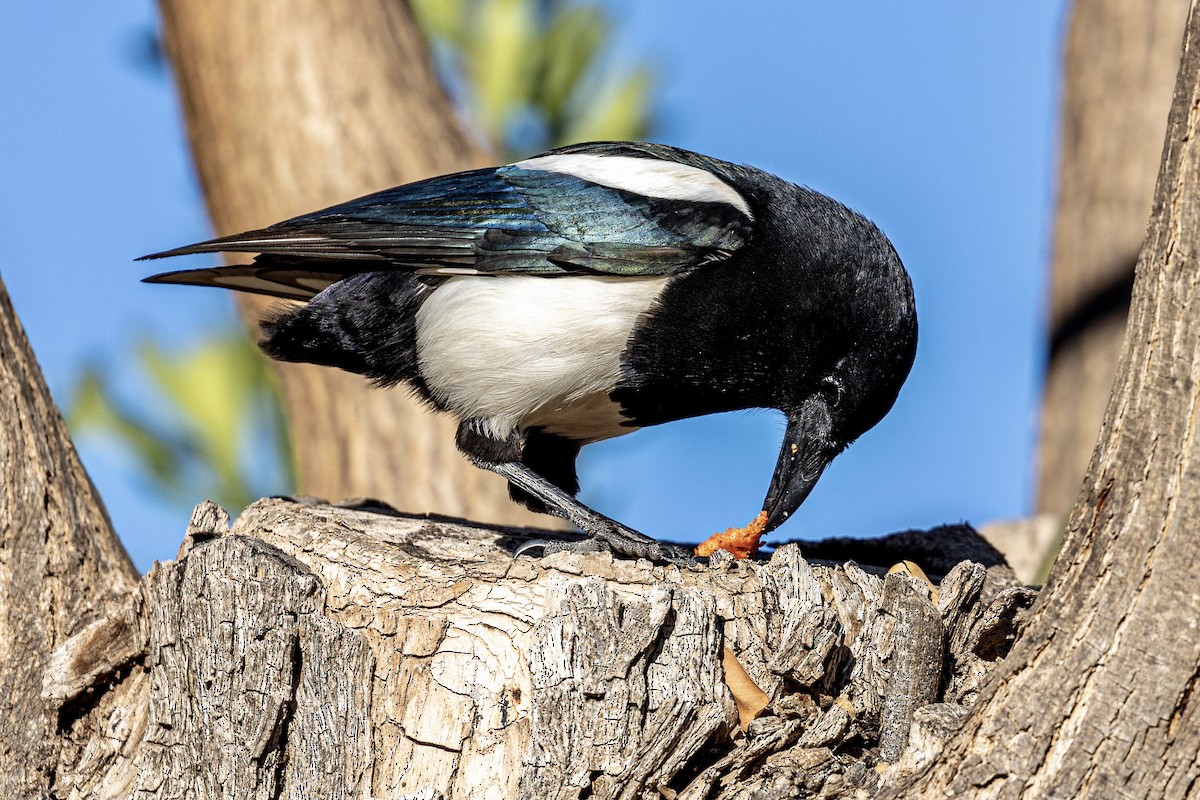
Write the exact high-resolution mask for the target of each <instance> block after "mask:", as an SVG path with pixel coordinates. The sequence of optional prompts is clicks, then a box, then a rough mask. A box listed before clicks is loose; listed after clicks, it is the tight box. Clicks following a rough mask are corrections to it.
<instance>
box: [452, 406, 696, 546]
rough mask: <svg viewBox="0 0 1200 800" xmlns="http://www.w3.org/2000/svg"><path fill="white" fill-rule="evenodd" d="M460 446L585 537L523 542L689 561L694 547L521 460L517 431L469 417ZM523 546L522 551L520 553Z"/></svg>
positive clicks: (459, 438)
mask: <svg viewBox="0 0 1200 800" xmlns="http://www.w3.org/2000/svg"><path fill="white" fill-rule="evenodd" d="M456 441H457V444H458V448H459V450H461V451H462V452H463V453H464V454H465V455H466V456H467V457H468V458H470V459H471V461H472V462H473V463H474V464H475V466H477V467H480V468H482V469H487V470H491V471H492V472H495V473H496V474H497V475H502V476H503V477H504V478H505V479H507V480H508V482H509V483H511V484H513V485H514V486H516V487H517V488H519V489H522V490H523V491H525V492H527V493H528V494H530V495H532V496H534V497H536V498H537V499H538V500H541V501H542V503H544V504H545V506H546V511H547V512H548V513H550V514H553V515H554V516H556V517H562V518H563V519H565V520H567V521H568V522H571V523H572V524H574V525H575V526H577V527H578V528H579V529H580V530H581V531H583V533H584V535H585V537H587V538H585V539H583V540H581V541H578V542H547V541H539V542H536V543H532V542H531V543H528V544H526V545H525V546H524V547H525V548H531V547H534V546H542V547H544V548H545V549H546V550H573V551H577V552H595V551H598V550H605V549H607V550H611V551H612V552H613V553H615V554H616V555H621V556H626V557H629V558H648V559H651V560H653V561H676V562H678V561H684V560H690V559H692V558H693V555H692V552H691V550H690V549H688V548H685V547H679V546H677V545H672V544H665V543H663V542H659V541H656V540H655V539H652V538H650V537H649V536H646V535H645V534H643V533H638V532H637V531H635V530H633V529H632V528H628V527H626V526H624V525H622V524H621V523H619V522H617V521H616V520H614V519H610V518H608V517H606V516H604V515H603V514H601V513H599V512H598V511H594V510H592V509H590V508H588V507H587V506H585V505H584V504H583V503H581V502H579V501H578V500H577V499H575V497H573V496H572V495H571V493H570V492H567V491H564V490H563V489H561V488H560V487H558V486H556V485H555V484H554V483H552V482H551V481H549V480H547V479H546V478H544V477H542V476H541V475H539V474H537V473H536V472H534V471H533V470H532V469H531V468H530V467H529V466H528V465H527V464H524V463H522V462H521V461H520V454H521V438H520V434H518V433H517V432H516V431H514V432H512V433H511V434H510V435H509V436H508V437H507V438H506V439H503V440H501V439H497V438H495V437H493V436H491V435H489V434H488V433H484V432H482V431H481V430H480V429H479V427H477V423H475V422H474V421H472V420H464V421H463V422H462V423H460V425H459V428H458V436H457V437H456ZM520 552H521V551H518V554H519V553H520Z"/></svg>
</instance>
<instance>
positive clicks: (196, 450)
mask: <svg viewBox="0 0 1200 800" xmlns="http://www.w3.org/2000/svg"><path fill="white" fill-rule="evenodd" d="M136 362H137V365H138V368H139V372H140V373H141V375H140V377H141V379H142V380H144V382H145V384H146V387H147V390H148V391H149V393H150V395H151V396H150V397H145V396H143V397H141V398H140V399H141V401H142V402H139V403H132V402H129V401H128V400H127V399H126V397H124V396H123V394H122V392H120V391H118V390H117V389H116V388H115V387H114V385H113V384H114V380H113V377H112V373H111V371H109V370H107V369H105V368H103V367H101V366H99V365H97V364H92V365H89V366H88V367H87V368H86V369H85V370H84V372H83V374H82V375H81V376H80V378H79V380H78V382H77V383H76V386H75V390H74V392H73V395H72V398H71V401H70V403H69V405H68V410H67V422H68V424H69V425H70V427H71V429H72V430H73V431H75V433H76V434H77V435H83V436H88V435H99V436H103V437H105V438H108V439H110V440H114V441H116V442H118V443H120V444H121V445H122V446H123V447H124V449H126V450H127V451H128V452H129V453H130V454H131V455H132V456H133V458H134V461H135V463H137V465H138V467H139V469H140V470H141V472H142V474H143V477H144V478H145V479H146V480H147V482H148V483H149V484H150V485H151V486H153V487H154V489H155V490H156V493H157V494H158V495H160V496H165V497H168V498H171V499H173V500H175V501H177V502H179V503H181V504H185V505H191V504H194V503H195V502H196V501H197V500H198V499H200V498H201V497H208V498H211V499H213V500H215V501H216V502H218V503H220V504H221V505H223V506H225V507H226V508H230V509H240V508H243V507H244V506H246V505H247V504H248V503H250V502H251V501H252V500H254V499H255V498H258V497H261V496H262V495H263V494H265V493H281V492H286V491H290V490H291V487H292V484H293V479H292V475H291V455H290V449H289V446H288V439H287V435H286V432H285V429H284V425H283V415H282V413H281V411H280V408H279V401H278V394H277V393H276V391H275V388H274V383H273V382H272V380H271V376H270V374H269V372H268V369H267V365H266V363H265V361H264V359H263V357H262V356H261V355H260V354H259V353H258V352H257V351H256V350H255V348H254V345H253V344H251V343H250V341H249V340H248V339H247V338H246V336H245V334H244V333H242V332H241V331H239V330H232V331H230V332H228V333H222V334H217V335H213V336H209V337H206V338H204V339H201V340H199V341H198V342H196V343H194V344H192V345H189V346H187V347H186V348H183V349H181V350H178V351H169V352H168V351H165V350H163V349H162V348H161V347H160V346H159V345H158V344H156V343H154V342H152V341H149V340H144V341H142V342H141V343H140V344H139V345H138V346H137V348H136ZM141 394H143V395H144V394H145V392H142V393H141ZM156 412H157V413H156ZM272 474H274V475H276V476H278V477H277V482H276V485H265V484H264V481H263V476H264V475H272Z"/></svg>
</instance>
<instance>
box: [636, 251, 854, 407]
mask: <svg viewBox="0 0 1200 800" xmlns="http://www.w3.org/2000/svg"><path fill="white" fill-rule="evenodd" d="M816 283H819V281H814V280H813V278H812V276H808V275H806V274H805V271H804V270H802V269H794V270H790V271H789V270H781V269H778V268H776V267H775V266H772V265H765V264H762V263H758V264H756V263H754V260H753V259H751V260H750V261H749V262H748V263H747V262H745V261H741V262H740V263H739V260H735V261H734V262H733V263H727V264H714V265H711V266H708V267H703V268H701V269H698V270H696V271H694V272H693V273H690V274H688V275H684V276H681V277H679V278H676V279H675V280H674V281H672V283H671V284H670V285H669V286H668V287H667V288H666V289H665V290H664V292H663V294H662V296H661V297H660V298H659V302H658V303H657V304H656V306H655V308H654V309H652V311H651V312H650V313H649V314H648V315H647V316H646V318H645V319H644V320H643V322H642V324H641V325H639V326H638V328H637V329H636V330H635V332H634V335H633V336H632V337H631V340H630V342H629V344H628V346H627V347H626V351H625V353H624V354H623V357H622V363H621V379H620V381H619V382H618V384H617V387H616V389H615V390H614V391H613V393H612V396H613V399H614V400H616V401H617V402H619V403H620V404H621V407H622V411H623V413H624V414H625V415H626V416H628V417H629V418H630V420H631V424H634V425H639V426H641V425H656V424H659V423H662V422H669V421H672V420H676V419H684V418H687V417H693V416H699V415H701V414H710V413H716V412H720V411H733V410H739V409H746V408H783V407H786V406H787V405H788V404H789V402H790V401H791V400H792V399H793V398H792V395H794V394H796V392H797V391H798V390H799V389H801V388H802V387H804V386H805V385H806V384H807V383H809V382H810V379H811V380H815V379H816V376H817V374H818V373H819V372H820V371H821V370H822V369H823V368H825V367H826V366H828V365H829V364H830V363H832V360H833V359H834V358H835V357H836V354H837V353H838V352H840V349H839V348H840V343H842V342H844V341H845V339H846V336H847V331H846V327H847V326H846V316H847V315H846V314H845V313H844V310H843V306H844V302H843V301H842V299H841V298H840V297H839V296H838V294H837V293H836V292H832V291H828V290H825V291H821V290H818V291H815V292H814V289H816V288H817V287H816V286H815V285H814V284H816ZM806 284H807V286H806Z"/></svg>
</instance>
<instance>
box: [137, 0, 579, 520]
mask: <svg viewBox="0 0 1200 800" xmlns="http://www.w3.org/2000/svg"><path fill="white" fill-rule="evenodd" d="M160 8H161V9H162V16H163V35H164V41H165V44H166V48H167V52H168V55H169V57H170V61H171V64H172V67H173V69H174V72H175V77H176V80H177V82H178V85H179V89H180V95H181V98H182V102H183V110H184V116H185V118H186V121H187V129H188V136H189V139H190V141H191V145H192V152H193V155H194V157H195V163H196V169H197V172H198V174H199V177H200V183H201V185H202V186H203V188H204V195H205V200H206V202H207V205H208V210H209V215H210V217H211V219H212V222H213V227H214V229H215V230H216V232H217V233H218V234H230V233H236V232H239V231H244V230H249V229H252V228H258V227H262V226H264V225H268V224H270V223H272V222H276V221H279V220H281V219H285V218H287V217H291V216H294V215H296V214H300V213H304V212H307V211H312V210H315V209H318V208H323V207H325V206H328V205H332V204H333V203H336V202H340V201H342V200H347V199H350V198H352V197H356V196H359V195H362V194H366V193H368V192H372V191H376V190H379V189H383V188H387V187H389V186H394V185H397V184H401V183H406V182H409V181H413V180H418V179H420V178H426V177H429V176H431V175H437V174H441V173H445V172H453V171H455V170H461V169H468V168H473V167H478V166H482V165H484V164H485V163H486V162H487V157H486V155H485V154H484V153H483V152H482V150H481V149H480V147H479V145H478V144H477V142H476V141H475V139H473V138H472V137H471V136H469V135H468V134H467V133H466V131H465V130H464V128H463V126H462V125H460V123H459V120H458V117H457V116H456V114H455V112H454V110H453V109H452V108H451V107H450V104H449V103H448V101H447V100H446V97H445V95H444V93H443V91H442V89H441V87H440V86H439V85H438V82H437V80H436V77H435V76H434V74H433V69H432V67H431V65H430V62H429V56H428V53H427V51H426V48H425V44H424V42H423V41H422V39H421V36H420V33H419V31H418V30H417V28H416V26H415V24H414V23H413V20H412V16H411V14H410V12H409V10H408V7H407V6H406V5H405V4H404V3H402V2H395V1H394V0H359V1H356V2H353V3H350V2H327V1H324V0H262V2H252V3H245V2H239V0H212V1H211V2H203V3H196V2H182V0H162V2H161V3H160ZM162 244H163V245H164V246H167V245H170V244H171V243H170V242H164V243H162ZM148 247H150V248H151V249H153V245H150V244H148ZM240 302H241V304H242V309H243V312H244V313H245V316H246V318H247V322H248V323H249V324H250V325H251V327H253V328H256V327H257V324H256V323H257V319H258V318H259V316H260V315H261V314H262V313H263V311H264V310H265V309H266V308H267V307H268V306H269V302H268V301H263V300H261V299H258V298H252V297H245V298H241V300H240ZM277 369H278V374H279V377H280V382H281V386H282V393H283V400H284V405H285V407H286V409H287V416H288V421H289V425H290V428H291V431H292V441H293V447H294V452H295V456H296V461H297V468H298V474H299V488H300V491H302V492H303V493H304V494H309V495H314V496H319V497H327V498H331V499H334V500H336V499H339V498H346V497H377V498H381V499H384V500H386V501H387V502H389V503H390V504H392V505H394V506H396V507H398V508H405V509H409V510H412V511H419V512H439V513H446V514H456V515H461V516H466V517H469V518H472V519H477V520H481V521H488V522H495V523H530V522H533V521H535V520H536V522H537V523H538V524H541V525H550V526H554V525H555V524H556V522H555V520H554V519H553V518H547V517H542V516H539V515H534V514H532V513H531V512H527V511H525V510H524V509H523V508H521V507H520V506H517V505H516V504H514V503H512V502H511V501H509V499H508V495H507V489H506V486H505V483H504V481H503V480H502V479H500V478H498V477H496V476H495V475H492V474H491V473H487V472H484V471H482V470H479V469H476V468H475V467H474V466H472V465H471V464H469V463H468V462H467V461H466V459H465V458H463V457H462V456H461V455H460V454H459V453H458V451H457V450H456V449H455V447H454V424H453V423H452V421H451V420H450V419H449V418H447V417H444V416H434V415H432V414H431V413H430V412H428V411H427V410H426V409H425V408H424V407H422V406H420V405H419V404H418V403H417V402H416V401H415V400H413V399H412V398H410V397H409V396H408V395H407V394H406V393H405V392H404V391H403V390H391V391H381V390H376V389H372V388H370V387H369V386H368V384H367V383H366V382H365V381H364V380H363V379H362V378H360V377H358V376H355V375H350V374H347V373H342V372H339V371H337V370H332V369H325V368H319V367H313V366H308V365H296V364H278V365H277Z"/></svg>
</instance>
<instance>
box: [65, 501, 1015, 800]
mask: <svg viewBox="0 0 1200 800" xmlns="http://www.w3.org/2000/svg"><path fill="white" fill-rule="evenodd" d="M227 524H228V517H227V516H226V515H225V514H224V513H223V512H221V511H220V510H219V509H217V508H216V507H215V506H213V505H212V504H202V505H201V506H199V507H197V509H196V512H195V513H194V515H193V519H192V523H191V525H190V526H189V529H188V533H187V535H186V536H185V538H184V544H183V546H182V547H181V550H180V554H179V557H178V558H177V560H176V561H174V562H168V563H163V564H158V565H156V566H155V568H154V569H153V570H152V571H151V572H150V574H149V575H147V576H146V577H144V578H143V579H142V580H141V582H140V583H139V584H138V585H137V586H136V587H135V588H134V589H133V590H132V591H131V592H130V593H129V594H128V595H127V596H126V598H125V600H124V604H123V605H122V606H121V607H120V608H118V609H116V610H115V611H114V613H113V614H112V615H111V616H109V617H107V618H104V619H101V620H97V621H95V622H94V623H92V624H91V625H88V626H87V627H85V628H84V629H83V630H81V631H80V632H79V633H78V634H77V635H76V636H74V637H72V638H71V639H69V640H68V641H67V642H65V643H64V644H62V645H61V646H60V647H59V648H58V649H57V651H56V652H55V653H54V656H53V658H52V659H51V662H50V666H49V668H48V669H47V670H46V672H45V680H44V688H43V695H44V697H45V698H46V699H47V702H49V703H50V704H52V706H53V707H57V708H59V709H61V710H60V713H59V714H58V719H59V735H60V737H61V747H60V750H59V754H58V759H57V761H56V763H55V764H54V774H55V776H56V781H55V785H54V792H53V794H52V796H54V797H64V798H83V797H87V798H108V797H114V798H115V797H129V796H136V797H151V796H153V797H158V796H162V797H174V796H189V797H200V798H203V797H227V796H236V797H257V798H274V797H367V796H370V797H445V798H498V797H513V798H515V797H539V798H540V797H551V798H583V797H594V798H621V797H625V798H643V797H658V796H661V793H663V792H666V793H667V794H668V795H669V794H670V793H672V792H674V793H675V794H676V796H678V797H679V798H693V799H694V800H699V799H700V798H715V797H720V798H729V799H730V800H733V799H734V798H749V797H751V796H752V795H753V796H754V797H756V798H758V799H759V800H762V799H763V798H775V797H779V798H782V797H793V796H806V797H816V796H818V795H819V796H822V797H852V796H855V793H856V792H859V791H871V790H873V789H874V788H875V787H876V786H877V785H878V783H879V781H880V780H881V774H882V775H887V774H890V772H889V770H890V771H911V770H912V769H914V768H915V766H916V765H919V764H921V763H923V761H924V760H927V759H929V758H931V757H932V754H934V753H936V750H937V747H938V746H939V745H940V743H941V742H942V741H944V740H945V738H946V737H947V736H948V735H949V733H950V731H951V729H952V725H951V724H950V723H948V722H947V720H950V721H956V720H957V719H959V718H961V716H962V715H963V714H965V712H966V708H967V706H968V704H969V702H970V697H969V695H968V694H967V693H964V692H962V691H960V688H961V686H962V685H964V684H965V683H969V682H970V681H971V680H972V676H978V675H980V674H983V673H986V671H987V669H988V668H989V667H990V666H992V665H994V664H996V663H997V662H998V660H999V659H1000V658H1001V657H1002V655H1003V653H1004V652H1005V650H1006V647H1004V646H998V647H997V646H995V641H996V637H997V636H999V637H1002V638H1003V637H1005V636H1007V637H1008V640H1009V641H1011V638H1012V636H1013V634H1014V626H1015V625H1019V616H1020V613H1021V611H1022V609H1023V608H1025V607H1026V606H1027V605H1028V604H1029V602H1030V601H1031V600H1032V598H1033V593H1032V592H1031V591H1030V590H1027V589H1024V588H1023V587H1018V586H1016V585H1015V580H1014V578H1013V576H1012V573H1011V570H1009V569H1008V568H1007V567H1006V566H1005V565H1003V564H1002V563H999V562H997V561H996V559H995V557H994V551H992V550H991V549H990V548H989V547H988V546H987V545H986V544H984V543H983V541H982V540H981V539H980V538H979V537H978V535H977V534H975V533H974V532H973V531H971V530H970V529H969V528H967V527H965V526H958V527H954V528H945V529H939V530H936V531H932V532H913V533H907V534H903V535H901V537H899V541H904V542H908V543H910V544H913V545H920V544H924V545H925V546H926V547H929V546H931V545H933V544H934V543H936V542H947V543H950V544H951V545H952V546H951V547H949V548H948V549H950V550H954V549H955V547H954V546H953V545H955V544H956V545H957V547H958V550H957V552H958V553H959V555H960V556H966V557H968V558H971V557H973V558H974V560H961V561H960V560H958V559H957V558H956V559H949V560H947V561H944V562H938V561H936V560H928V561H927V566H928V567H929V569H930V572H931V573H932V574H933V575H934V576H935V578H938V579H939V580H940V586H939V589H940V596H939V598H938V600H937V602H936V604H935V602H934V600H933V597H934V595H933V594H931V592H930V589H929V587H928V586H927V585H926V584H924V583H923V582H922V581H920V580H918V579H915V578H912V577H909V576H906V575H889V576H886V578H885V576H884V575H883V570H882V569H880V568H877V567H874V566H870V565H861V566H860V565H857V564H855V563H854V562H848V563H841V562H835V561H812V562H809V561H806V560H805V559H804V558H802V557H801V555H800V552H799V550H798V549H797V548H796V546H795V545H788V546H784V547H781V548H779V550H777V551H776V553H775V555H774V556H773V558H772V559H771V560H770V561H763V562H755V563H747V562H733V561H731V560H730V559H728V558H724V557H716V558H714V559H712V560H711V561H710V563H709V564H707V565H703V566H699V565H698V566H696V567H692V568H686V569H680V568H678V567H663V566H653V565H651V564H649V563H648V562H645V561H640V562H629V561H614V560H613V559H612V558H611V556H605V555H597V554H588V555H575V554H567V553H560V554H557V555H555V556H551V557H549V558H545V559H541V560H537V559H530V558H527V557H526V558H519V559H515V560H514V559H513V557H512V556H511V549H512V547H513V546H514V545H515V544H517V543H519V542H520V541H522V540H523V539H524V538H527V537H529V536H544V535H546V532H544V531H532V530H528V529H507V530H495V529H489V528H484V527H481V526H476V525H469V524H464V523H461V522H458V521H455V520H449V519H445V518H433V519H431V518H426V517H410V516H404V515H400V514H398V513H397V512H394V511H391V510H389V509H384V508H381V507H377V506H364V507H353V508H351V507H335V506H328V505H321V504H314V503H296V502H293V501H287V500H264V501H260V502H259V503H257V504H255V505H253V506H251V507H250V508H249V509H247V510H246V511H245V512H244V513H243V514H242V515H241V516H240V517H239V519H238V520H237V521H236V523H235V524H234V525H233V527H232V529H231V530H226V525H227ZM950 561H955V562H956V564H955V565H954V566H953V567H952V568H951V567H949V566H948V564H949V563H950ZM979 562H989V563H990V564H991V566H989V567H984V566H983V564H982V563H979ZM943 572H948V573H949V574H947V575H945V577H941V573H943ZM1014 592H1015V593H1016V595H1014ZM1017 596H1019V599H1018V600H1017V601H1015V602H1014V600H1013V598H1014V597H1017ZM911 620H920V621H921V624H920V625H914V624H912V622H911ZM988 620H991V622H988ZM914 636H918V637H920V638H925V637H927V638H928V639H929V640H932V641H936V642H938V643H939V644H940V642H942V641H943V640H945V641H947V642H954V643H957V644H956V645H955V646H953V647H947V648H946V649H945V651H944V652H943V650H942V648H941V647H940V646H939V647H938V648H936V654H931V653H932V651H931V650H930V648H928V647H924V648H923V647H921V644H922V642H914ZM980 642H987V643H988V645H987V646H986V647H983V648H981V647H979V643H980ZM726 650H728V651H729V652H730V653H733V654H734V655H735V657H736V659H737V662H738V663H740V665H741V666H742V667H743V668H744V669H745V671H746V673H747V674H748V675H749V676H750V678H751V679H752V680H753V681H754V682H755V683H756V684H757V685H758V686H759V687H761V689H762V691H764V692H765V693H766V695H767V697H768V698H769V699H770V703H769V705H768V707H767V709H766V711H765V713H764V714H763V715H762V716H760V717H759V718H757V719H754V720H753V721H748V725H747V726H746V729H745V730H744V731H743V728H742V726H741V725H739V717H738V712H737V710H736V708H735V698H734V697H733V696H732V694H731V691H730V688H729V685H728V684H727V682H726V676H725V669H726V664H728V663H729V662H728V661H727V658H728V656H727V655H726V654H725V653H726ZM914 653H918V654H919V653H923V654H925V656H926V657H913V655H912V654H914ZM943 674H946V675H949V676H952V677H953V680H952V681H946V682H943V681H942V677H943ZM913 686H923V687H925V691H924V693H923V694H921V696H919V697H918V693H916V692H913V691H910V690H909V688H908V687H913ZM943 687H944V688H945V690H944V691H943ZM881 726H883V727H885V728H887V730H888V731H889V733H888V734H887V736H889V737H890V741H891V744H889V745H888V747H890V748H891V749H890V750H889V753H891V754H892V755H891V758H893V759H899V761H898V762H897V763H896V764H894V765H892V766H890V767H887V765H886V764H885V763H883V762H882V761H881V757H880V756H881V753H880V747H879V744H880V741H881V734H880V730H881ZM910 729H911V730H912V731H913V734H912V737H911V739H912V743H911V744H909V745H906V742H908V741H909V739H910V735H909V731H910ZM876 767H879V768H880V769H876ZM885 767H886V768H885Z"/></svg>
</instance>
